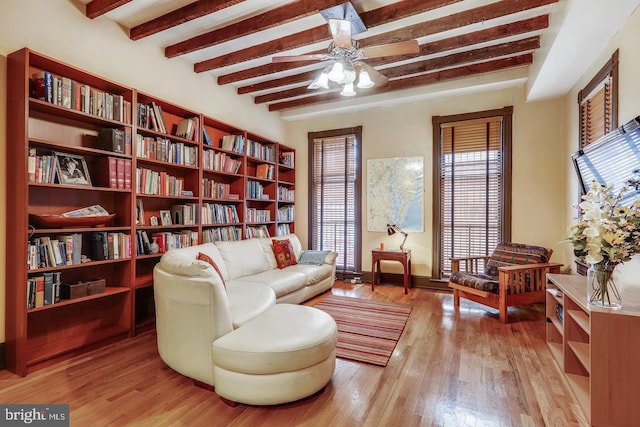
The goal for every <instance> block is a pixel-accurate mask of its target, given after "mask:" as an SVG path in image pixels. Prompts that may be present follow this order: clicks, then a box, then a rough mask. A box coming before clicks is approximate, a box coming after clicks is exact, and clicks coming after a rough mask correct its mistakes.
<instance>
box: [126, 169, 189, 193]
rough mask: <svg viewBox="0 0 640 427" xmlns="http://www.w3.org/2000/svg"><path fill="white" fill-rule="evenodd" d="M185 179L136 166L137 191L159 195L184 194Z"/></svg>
mask: <svg viewBox="0 0 640 427" xmlns="http://www.w3.org/2000/svg"><path fill="white" fill-rule="evenodd" d="M183 187H184V179H182V178H179V177H176V176H173V175H169V174H168V173H166V172H158V171H154V170H152V169H146V168H136V192H137V193H138V194H152V195H157V196H184V195H186V193H184V190H183Z"/></svg>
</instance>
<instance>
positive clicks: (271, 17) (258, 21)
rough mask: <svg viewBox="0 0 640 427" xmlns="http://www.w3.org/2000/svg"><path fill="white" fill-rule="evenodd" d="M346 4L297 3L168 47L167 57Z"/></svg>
mask: <svg viewBox="0 0 640 427" xmlns="http://www.w3.org/2000/svg"><path fill="white" fill-rule="evenodd" d="M342 3H344V0H315V1H313V2H310V1H296V2H295V3H291V4H287V5H285V6H282V7H279V8H277V9H273V10H269V11H267V12H264V13H261V14H260V15H256V16H254V17H251V18H247V19H244V20H242V21H240V22H236V23H234V24H231V25H227V26H226V27H222V28H218V29H215V30H213V31H209V32H207V33H204V34H200V35H198V36H195V37H192V38H190V39H188V40H184V41H181V42H179V43H175V44H172V45H170V46H167V47H166V48H165V50H164V55H165V56H166V57H167V58H174V57H176V56H179V55H184V54H187V53H191V52H195V51H197V50H200V49H205V48H208V47H211V46H214V45H216V44H220V43H223V42H226V41H229V40H233V39H236V38H238V37H242V36H246V35H248V34H253V33H257V32H259V31H263V30H266V29H269V28H273V27H275V26H277V25H282V24H285V23H287V22H291V21H294V20H296V19H301V18H304V17H306V16H309V15H313V14H316V13H320V11H321V10H324V9H327V8H330V7H332V6H335V5H338V4H342Z"/></svg>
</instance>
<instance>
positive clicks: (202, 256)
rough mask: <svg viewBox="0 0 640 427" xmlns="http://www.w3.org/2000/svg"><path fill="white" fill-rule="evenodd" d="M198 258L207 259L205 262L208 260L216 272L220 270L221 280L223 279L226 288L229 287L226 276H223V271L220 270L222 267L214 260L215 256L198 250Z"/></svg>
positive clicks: (200, 259)
mask: <svg viewBox="0 0 640 427" xmlns="http://www.w3.org/2000/svg"><path fill="white" fill-rule="evenodd" d="M197 259H198V260H199V261H205V262H208V263H209V264H211V266H212V267H213V268H214V269H215V270H216V272H218V275H219V276H220V280H222V284H223V285H224V288H225V289H227V284H226V283H224V277H222V273H221V272H220V269H219V268H218V264H216V262H215V261H214V260H213V258H211V257H210V256H209V255H207V254H203V253H202V252H198V258H197Z"/></svg>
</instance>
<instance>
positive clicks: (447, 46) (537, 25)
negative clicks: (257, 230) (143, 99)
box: [218, 15, 549, 95]
mask: <svg viewBox="0 0 640 427" xmlns="http://www.w3.org/2000/svg"><path fill="white" fill-rule="evenodd" d="M548 26H549V16H548V15H541V16H536V17H534V18H529V19H525V20H521V21H516V22H511V23H508V24H503V25H498V26H496V27H491V28H487V29H486V30H480V31H474V32H472V33H467V34H462V35H459V36H454V37H449V38H446V39H442V40H437V41H434V42H431V43H425V44H423V45H420V52H419V53H417V54H412V55H403V56H394V57H386V58H372V59H367V60H366V62H367V64H369V65H371V66H372V67H376V66H380V65H385V64H390V63H393V62H399V61H403V60H407V59H411V58H417V57H420V56H428V55H433V54H436V53H440V52H445V51H448V50H453V49H459V48H462V47H468V46H472V45H475V44H479V43H486V42H490V41H495V40H498V39H501V38H504V37H507V36H515V35H520V34H526V33H530V32H533V31H538V30H541V29H544V28H547V27H548ZM295 64H297V65H296V66H300V65H308V62H305V63H302V62H299V63H298V62H296V63H295ZM271 65H282V64H266V65H262V66H259V67H254V68H251V69H248V70H244V71H240V72H237V73H232V74H228V75H226V76H220V77H218V84H226V83H232V82H234V81H239V80H245V79H247V78H255V77H259V76H262V75H266V74H271V73H275V72H279V71H286V70H288V69H289V68H280V67H278V68H280V69H278V70H273V68H271V67H270V66H271ZM324 66H326V62H323V63H319V66H318V69H320V68H323V67H324ZM291 68H295V67H291ZM316 75H317V71H310V72H306V73H300V74H295V75H291V76H287V77H281V78H278V79H273V80H266V81H263V82H259V83H255V84H251V85H247V86H241V87H239V88H238V89H237V92H238V94H240V95H242V94H245V93H252V92H258V91H261V90H268V89H273V88H276V87H279V86H285V85H288V84H294V83H301V82H304V81H308V80H309V79H310V80H313V79H314V78H315V76H316ZM242 77H244V78H242ZM236 78H237V79H238V80H235V79H236ZM221 80H222V82H221Z"/></svg>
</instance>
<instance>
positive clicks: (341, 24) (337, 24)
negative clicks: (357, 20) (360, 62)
mask: <svg viewBox="0 0 640 427" xmlns="http://www.w3.org/2000/svg"><path fill="white" fill-rule="evenodd" d="M329 28H330V29H331V35H332V36H333V42H334V43H335V45H336V46H338V47H341V48H343V49H348V48H350V47H351V22H350V21H347V20H345V19H329Z"/></svg>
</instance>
